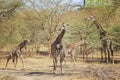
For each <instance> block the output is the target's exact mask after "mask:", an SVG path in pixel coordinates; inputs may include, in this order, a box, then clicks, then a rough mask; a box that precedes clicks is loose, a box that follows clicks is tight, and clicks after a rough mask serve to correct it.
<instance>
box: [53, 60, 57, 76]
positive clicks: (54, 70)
mask: <svg viewBox="0 0 120 80" xmlns="http://www.w3.org/2000/svg"><path fill="white" fill-rule="evenodd" d="M56 66H57V59H53V73H54V74H56V73H57V69H56Z"/></svg>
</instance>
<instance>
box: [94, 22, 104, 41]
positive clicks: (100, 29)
mask: <svg viewBox="0 0 120 80" xmlns="http://www.w3.org/2000/svg"><path fill="white" fill-rule="evenodd" d="M93 23H94V24H95V26H96V28H97V29H98V30H99V35H100V39H101V38H104V37H105V36H106V31H104V30H103V28H102V26H101V25H100V23H98V21H97V20H95V21H93Z"/></svg>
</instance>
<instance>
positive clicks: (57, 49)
mask: <svg viewBox="0 0 120 80" xmlns="http://www.w3.org/2000/svg"><path fill="white" fill-rule="evenodd" d="M67 26H69V25H68V24H66V25H65V24H63V26H62V28H61V32H60V34H59V35H58V36H57V38H56V39H55V41H54V42H53V43H52V44H51V54H52V56H53V65H54V67H53V72H54V73H57V70H56V67H57V57H58V56H59V55H60V67H61V74H63V71H62V62H63V60H64V57H65V54H64V50H63V45H62V42H61V41H62V38H63V36H64V34H65V32H66V29H65V28H66V27H67Z"/></svg>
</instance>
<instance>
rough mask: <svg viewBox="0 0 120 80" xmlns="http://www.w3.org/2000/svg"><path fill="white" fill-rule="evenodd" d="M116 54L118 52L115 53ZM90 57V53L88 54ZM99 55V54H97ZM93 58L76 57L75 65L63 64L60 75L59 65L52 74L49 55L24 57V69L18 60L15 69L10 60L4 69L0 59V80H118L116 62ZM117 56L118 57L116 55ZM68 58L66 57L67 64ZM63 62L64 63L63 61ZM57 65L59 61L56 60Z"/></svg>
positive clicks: (119, 67) (118, 73) (117, 64)
mask: <svg viewBox="0 0 120 80" xmlns="http://www.w3.org/2000/svg"><path fill="white" fill-rule="evenodd" d="M117 55H118V54H117ZM89 57H91V55H89ZM98 57H100V56H98ZM91 58H92V57H91ZM93 58H94V59H91V60H90V59H89V60H90V62H83V60H82V59H81V58H80V57H78V58H77V62H76V66H75V67H74V66H73V65H72V64H71V65H69V67H68V66H65V65H64V66H63V67H64V68H63V69H64V75H60V67H58V68H57V70H58V74H52V69H53V67H52V66H53V65H52V64H53V63H52V59H51V58H49V56H42V55H36V56H34V57H25V58H24V63H25V69H24V70H23V69H22V63H21V61H20V60H19V61H18V65H17V69H15V68H14V65H13V63H12V61H10V62H9V64H8V69H7V70H5V69H4V66H5V63H6V60H5V59H1V60H0V80H2V79H3V78H6V79H3V80H119V79H120V65H119V59H118V60H117V61H118V62H117V63H115V64H114V65H113V64H105V63H104V62H99V61H97V60H98V59H95V58H96V56H95V55H94V56H93ZM117 58H118V57H117ZM69 60H70V59H69V58H68V59H67V64H69V62H70V61H69ZM63 64H64V63H63ZM58 66H59V62H58Z"/></svg>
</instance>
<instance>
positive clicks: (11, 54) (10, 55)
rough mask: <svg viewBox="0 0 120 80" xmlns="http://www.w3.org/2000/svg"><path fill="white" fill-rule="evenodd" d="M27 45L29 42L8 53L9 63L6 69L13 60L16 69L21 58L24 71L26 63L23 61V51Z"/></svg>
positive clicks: (22, 43) (24, 42) (25, 41)
mask: <svg viewBox="0 0 120 80" xmlns="http://www.w3.org/2000/svg"><path fill="white" fill-rule="evenodd" d="M27 43H28V41H27V40H24V41H23V42H21V43H20V44H19V45H18V46H16V47H15V48H14V49H13V50H12V51H11V52H7V53H8V56H7V62H6V66H5V69H6V68H7V64H8V62H9V60H10V59H12V61H13V64H14V66H15V68H16V65H17V60H18V57H20V59H21V61H22V65H23V69H24V62H23V59H22V49H23V47H24V46H25V45H26V44H27ZM15 61H16V62H15Z"/></svg>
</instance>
